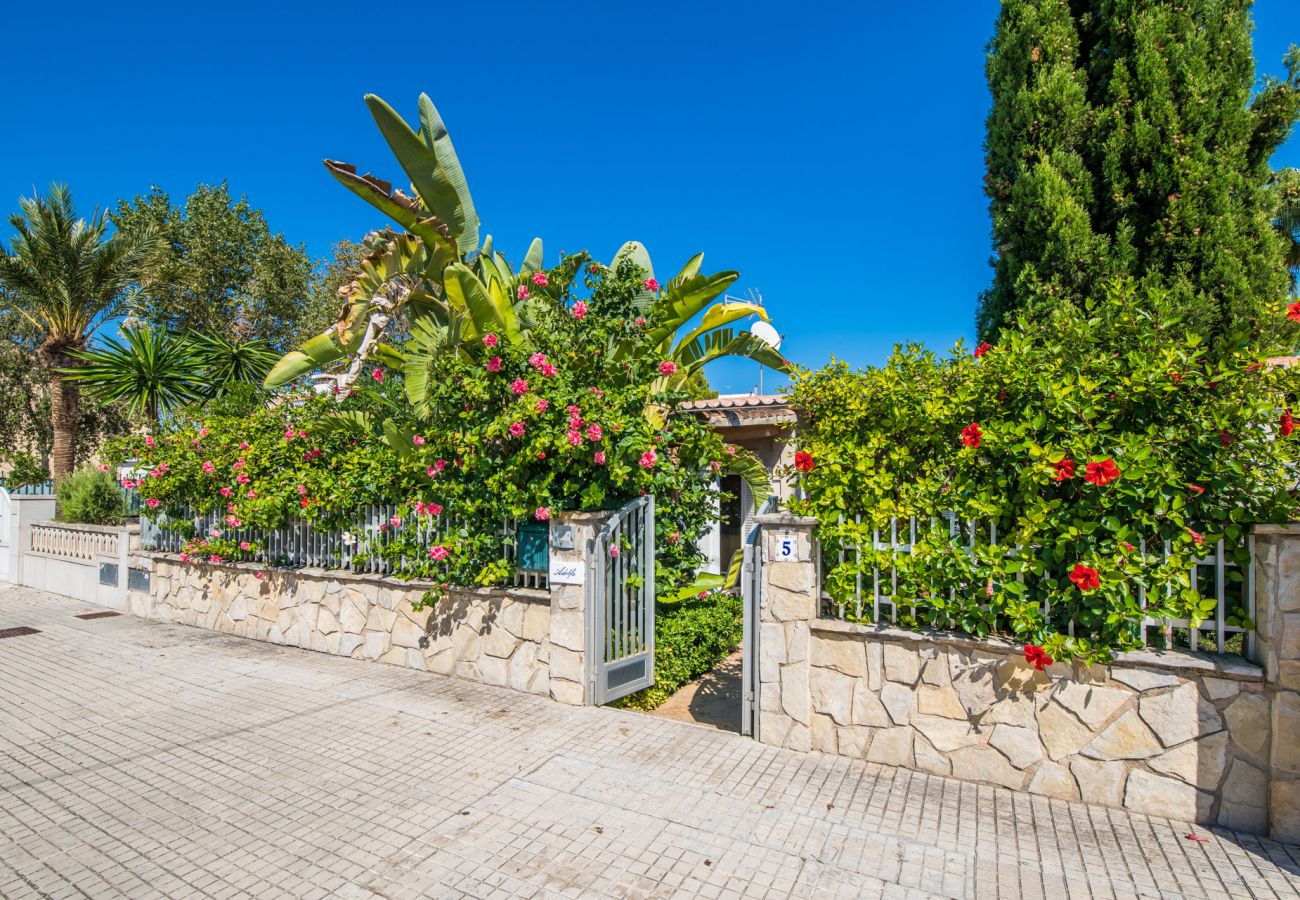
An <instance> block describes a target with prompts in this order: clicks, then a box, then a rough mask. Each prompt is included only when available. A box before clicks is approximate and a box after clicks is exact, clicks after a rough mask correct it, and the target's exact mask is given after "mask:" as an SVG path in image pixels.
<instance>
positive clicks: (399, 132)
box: [366, 94, 478, 252]
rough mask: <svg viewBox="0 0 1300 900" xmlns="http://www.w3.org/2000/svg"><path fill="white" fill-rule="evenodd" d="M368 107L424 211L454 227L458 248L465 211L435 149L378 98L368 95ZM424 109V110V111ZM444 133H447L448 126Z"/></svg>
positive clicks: (453, 232) (469, 248)
mask: <svg viewBox="0 0 1300 900" xmlns="http://www.w3.org/2000/svg"><path fill="white" fill-rule="evenodd" d="M423 99H426V100H427V99H428V98H423ZM430 105H432V104H430ZM366 106H368V107H370V114H371V115H372V116H374V119H375V124H377V125H378V126H379V131H380V133H382V134H383V136H384V140H386V141H388V146H389V148H390V149H392V151H393V155H394V156H396V157H397V162H398V163H399V164H400V165H401V166H402V169H403V170H404V171H405V172H406V177H408V178H410V179H411V185H412V186H413V187H414V188H415V192H416V193H417V194H419V195H420V201H421V202H422V203H423V204H424V208H425V210H427V211H428V212H429V213H430V214H431V215H434V216H437V217H438V218H439V219H441V220H442V221H444V222H446V223H447V224H448V225H449V226H450V227H451V231H452V235H453V237H454V239H455V240H456V244H457V248H458V250H459V247H460V240H461V233H462V232H463V231H464V230H465V220H464V218H463V215H464V213H463V211H462V210H461V205H460V197H459V195H458V194H457V193H456V188H455V186H454V185H453V184H452V183H451V182H450V181H448V180H447V178H446V175H445V174H444V173H443V171H442V169H441V167H439V165H438V156H437V153H436V152H435V150H434V148H433V147H432V146H430V145H429V144H426V143H425V141H424V140H422V139H421V137H420V135H418V134H416V133H415V132H414V131H413V130H412V129H411V126H409V125H407V124H406V120H405V119H403V118H402V117H401V116H399V115H398V114H397V112H396V111H395V110H394V109H393V108H392V107H391V106H389V105H388V104H387V103H385V102H384V101H383V100H381V99H380V98H379V97H376V96H375V95H374V94H366ZM421 112H422V113H423V110H421ZM435 115H436V112H435ZM439 124H441V120H439ZM443 134H444V135H446V130H445V129H444V130H443ZM475 230H476V231H477V229H475ZM477 238H478V236H477V234H476V235H475V241H474V244H473V246H469V247H465V251H466V252H468V251H469V250H472V249H474V247H477V246H478V239H477Z"/></svg>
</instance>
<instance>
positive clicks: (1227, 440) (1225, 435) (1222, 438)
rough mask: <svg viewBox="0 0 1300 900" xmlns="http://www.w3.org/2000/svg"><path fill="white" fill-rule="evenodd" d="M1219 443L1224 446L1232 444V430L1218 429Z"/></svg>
mask: <svg viewBox="0 0 1300 900" xmlns="http://www.w3.org/2000/svg"><path fill="white" fill-rule="evenodd" d="M1219 443H1220V444H1222V445H1223V446H1225V447H1231V446H1232V432H1231V431H1229V430H1228V429H1226V428H1225V429H1223V430H1222V431H1220V432H1219Z"/></svg>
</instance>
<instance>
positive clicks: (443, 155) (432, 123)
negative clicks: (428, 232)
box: [419, 94, 479, 253]
mask: <svg viewBox="0 0 1300 900" xmlns="http://www.w3.org/2000/svg"><path fill="white" fill-rule="evenodd" d="M419 108H420V136H421V138H422V139H423V140H424V142H425V144H426V145H427V146H428V147H429V148H430V149H432V150H433V152H434V155H435V156H436V157H437V159H438V168H439V169H440V170H441V171H442V174H443V177H444V178H445V179H446V180H447V183H448V184H450V185H451V186H452V187H453V188H455V190H456V197H457V198H458V201H459V205H460V207H459V212H460V221H461V223H462V224H461V230H460V233H459V234H458V235H457V238H456V240H457V243H458V244H459V245H460V247H461V252H462V253H469V252H470V251H472V250H473V249H474V248H475V247H477V246H478V228H479V221H478V213H477V212H476V211H475V209H474V201H473V199H471V198H470V195H469V185H468V183H466V181H465V173H464V171H463V170H462V169H461V167H460V158H459V157H458V156H457V155H456V148H455V147H453V146H452V145H451V136H450V135H448V134H447V126H446V125H444V124H443V121H442V116H440V115H438V109H437V107H435V106H434V105H433V101H432V100H430V99H429V97H428V95H427V94H421V95H420V99H419Z"/></svg>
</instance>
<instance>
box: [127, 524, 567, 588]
mask: <svg viewBox="0 0 1300 900" xmlns="http://www.w3.org/2000/svg"><path fill="white" fill-rule="evenodd" d="M140 526H141V544H142V546H144V548H145V549H148V550H159V551H163V552H166V553H179V552H181V549H182V548H183V547H184V546H185V544H186V543H187V542H188V541H189V540H190V538H191V537H198V538H203V537H218V536H219V537H220V538H221V539H222V540H228V541H235V542H240V541H247V542H248V543H249V544H250V545H252V546H253V547H254V548H255V549H253V550H250V551H248V552H249V554H250V558H251V559H252V560H253V561H256V562H262V563H266V564H268V565H275V566H283V567H288V568H321V569H339V570H344V571H351V572H358V573H363V574H372V575H396V574H401V573H403V572H404V571H405V570H407V569H408V568H409V567H413V566H414V565H415V563H416V562H417V561H419V562H423V561H424V557H420V558H419V559H418V560H417V559H416V558H412V557H408V556H406V555H403V554H397V555H394V552H393V551H392V550H391V548H392V547H393V546H394V545H396V544H399V530H401V532H402V533H401V537H400V543H401V544H406V545H411V546H415V547H420V548H428V547H431V546H433V545H435V544H441V543H446V542H449V540H450V539H451V538H452V537H454V536H455V535H456V533H457V531H458V526H457V524H456V523H455V521H453V520H451V519H450V518H449V517H448V516H445V515H439V516H433V515H414V514H408V515H407V516H405V517H400V518H399V511H398V506H397V505H396V504H370V505H366V506H360V507H358V508H357V510H356V514H355V517H354V519H353V522H352V523H351V524H349V525H346V526H341V527H337V528H321V527H318V526H316V525H314V524H312V523H311V522H309V521H308V520H306V519H303V518H299V517H296V516H295V517H291V518H289V519H288V520H286V521H285V522H284V524H282V525H281V526H280V527H278V528H274V529H263V528H253V527H248V526H242V525H241V526H239V527H230V526H229V525H227V523H226V518H225V516H224V515H223V514H222V513H220V512H218V511H215V510H214V511H211V512H208V513H204V514H201V515H196V516H193V517H190V518H187V519H183V520H181V523H178V524H169V523H168V520H167V518H166V517H165V516H159V517H158V520H157V521H154V520H151V519H148V518H142V519H141V522H140ZM412 532H414V534H412ZM518 544H519V529H518V524H517V523H516V522H515V521H513V520H510V521H506V522H504V523H503V524H502V529H501V549H502V554H503V555H504V557H505V558H506V559H507V560H510V561H512V562H514V564H515V573H514V579H513V581H514V584H515V586H517V587H533V588H540V589H546V588H547V569H548V566H547V565H546V562H545V559H539V556H540V554H539V553H538V552H536V551H534V552H533V553H531V554H530V558H529V559H526V560H525V559H521V557H520V554H519V552H518V551H519V546H518ZM543 553H544V551H543ZM483 562H484V563H487V562H490V560H484V561H483Z"/></svg>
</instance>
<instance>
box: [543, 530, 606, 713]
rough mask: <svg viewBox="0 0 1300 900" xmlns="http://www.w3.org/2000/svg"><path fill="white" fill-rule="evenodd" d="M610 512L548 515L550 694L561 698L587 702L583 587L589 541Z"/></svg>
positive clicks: (588, 573)
mask: <svg viewBox="0 0 1300 900" xmlns="http://www.w3.org/2000/svg"><path fill="white" fill-rule="evenodd" d="M613 515H614V514H613V513H609V512H566V513H560V515H559V517H558V518H556V519H552V520H551V564H550V572H549V579H548V581H549V584H550V588H551V634H550V648H549V651H550V657H549V660H550V673H551V674H550V693H551V699H552V700H556V701H558V702H560V703H570V704H573V705H574V706H581V705H582V704H584V703H586V702H587V679H588V675H589V674H590V671H591V669H590V664H589V661H588V660H587V625H588V623H587V615H588V613H587V591H588V590H589V588H590V585H589V581H590V580H591V578H592V574H591V560H588V559H587V544H588V543H589V542H590V541H591V540H592V539H593V538H594V537H595V536H596V535H597V534H599V533H600V529H601V528H603V527H604V526H605V523H606V522H608V521H609V520H610V519H611V518H612V517H613Z"/></svg>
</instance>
